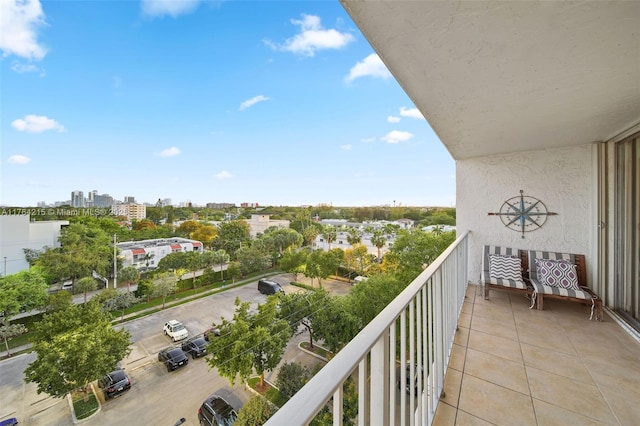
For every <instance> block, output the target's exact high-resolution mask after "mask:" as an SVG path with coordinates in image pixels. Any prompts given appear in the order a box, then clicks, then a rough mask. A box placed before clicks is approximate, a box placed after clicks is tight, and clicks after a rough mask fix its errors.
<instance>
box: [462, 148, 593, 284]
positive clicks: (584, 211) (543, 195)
mask: <svg viewBox="0 0 640 426" xmlns="http://www.w3.org/2000/svg"><path fill="white" fill-rule="evenodd" d="M591 155H592V154H591V145H590V144H586V145H581V146H578V147H571V148H563V149H553V150H542V151H529V152H520V153H513V154H508V155H499V156H492V157H483V158H474V159H469V160H463V161H458V162H457V163H456V185H457V189H456V191H457V193H456V214H457V221H456V225H457V229H458V233H459V235H460V234H462V233H464V232H466V231H467V230H469V231H471V233H472V234H471V239H470V253H469V259H470V264H469V268H470V269H469V279H470V280H471V281H472V282H478V280H479V277H480V268H481V252H482V246H483V245H484V244H492V245H500V246H507V247H514V248H518V249H525V250H530V249H536V250H548V251H561V252H569V253H580V254H584V255H586V260H587V268H588V271H587V272H588V276H590V275H591V273H590V271H591V267H590V265H592V257H591V250H590V248H591V247H592V244H591V238H592V227H593V225H592V224H593V220H592V204H593V199H594V197H593V190H592V180H591V179H592V159H591ZM520 190H523V191H524V195H525V196H527V195H528V196H531V197H535V198H538V199H540V200H541V201H542V202H543V203H544V204H545V205H546V207H547V210H548V211H550V212H555V213H558V215H557V216H550V217H548V219H547V221H546V223H545V224H544V226H543V227H542V228H540V229H538V230H536V231H532V232H526V233H525V234H524V239H523V238H522V237H521V236H522V234H521V233H519V232H516V231H513V230H511V229H508V228H506V227H505V225H504V224H503V223H502V221H501V220H500V217H498V216H489V215H488V214H487V213H488V212H498V211H500V207H501V206H502V204H503V203H504V202H505V201H506V200H507V199H509V198H512V197H515V196H518V195H520ZM589 281H590V279H589Z"/></svg>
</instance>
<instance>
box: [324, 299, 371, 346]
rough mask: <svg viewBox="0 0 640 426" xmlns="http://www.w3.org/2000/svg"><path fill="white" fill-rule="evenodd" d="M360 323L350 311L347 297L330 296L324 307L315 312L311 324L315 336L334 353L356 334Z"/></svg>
mask: <svg viewBox="0 0 640 426" xmlns="http://www.w3.org/2000/svg"><path fill="white" fill-rule="evenodd" d="M360 323H361V321H360V320H359V319H358V318H357V317H356V316H355V315H354V314H353V313H352V311H351V307H350V306H349V300H348V299H347V298H344V297H331V298H328V299H327V303H326V304H325V306H324V308H323V309H320V310H318V311H317V312H316V314H315V316H314V321H313V326H314V331H315V336H316V338H318V339H321V340H322V341H323V345H324V346H326V347H327V349H329V350H330V351H331V352H333V353H336V352H338V351H339V350H340V349H341V348H342V347H343V346H344V345H346V344H347V343H348V342H349V341H351V339H353V338H354V337H355V336H356V335H357V334H358V332H359V331H360Z"/></svg>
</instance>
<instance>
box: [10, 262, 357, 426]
mask: <svg viewBox="0 0 640 426" xmlns="http://www.w3.org/2000/svg"><path fill="white" fill-rule="evenodd" d="M270 279H272V280H274V281H277V282H278V283H280V284H281V285H282V287H283V289H284V291H285V292H286V293H290V292H298V291H304V290H302V289H301V288H299V287H296V286H292V285H290V282H291V281H292V277H291V276H290V275H288V274H283V275H277V276H272V277H270ZM298 280H300V277H298ZM315 284H316V286H317V280H315ZM323 287H324V288H327V289H328V290H330V291H332V292H335V293H336V294H345V293H346V292H347V291H348V289H349V288H350V286H349V284H348V283H343V282H340V281H336V282H332V281H331V280H323ZM236 297H239V298H240V299H241V300H242V301H247V302H250V303H252V304H253V305H254V306H255V305H257V304H258V303H263V302H264V301H265V300H266V296H265V295H262V294H260V292H258V290H257V280H256V281H255V282H252V283H249V284H247V285H244V286H242V287H237V288H233V289H229V290H227V291H224V292H222V293H218V294H215V295H211V296H207V297H205V298H202V299H198V300H194V301H193V302H190V303H187V304H183V305H180V306H176V307H172V308H167V309H165V310H163V311H161V312H157V313H154V314H151V315H148V316H145V317H143V318H139V319H136V320H132V321H129V322H126V323H124V324H121V325H118V326H117V327H122V328H125V329H127V330H129V332H130V333H131V341H132V346H131V348H132V351H131V354H130V355H129V356H128V357H127V358H125V359H124V360H123V363H122V364H123V367H124V368H125V370H126V371H127V373H128V374H129V376H130V377H131V381H132V384H133V386H132V387H131V390H129V391H128V392H126V393H124V394H123V395H122V396H120V397H118V398H115V399H113V400H109V401H106V402H105V403H104V404H103V405H102V408H101V410H100V412H99V413H98V414H97V415H95V416H94V417H92V418H91V419H89V420H86V421H85V422H84V424H86V425H112V424H119V423H122V422H123V419H124V420H125V423H126V424H132V425H149V424H158V425H168V426H171V425H172V424H174V423H175V422H177V421H178V420H179V419H180V418H185V419H186V422H185V423H184V424H185V425H197V424H198V421H197V411H198V408H199V407H200V404H201V403H202V401H203V400H204V399H205V398H206V397H207V396H209V395H210V394H212V393H220V394H221V395H223V396H224V397H225V399H227V400H228V401H229V403H230V404H231V405H233V406H234V407H235V408H236V409H239V408H240V407H242V405H244V404H245V403H246V402H247V401H248V400H249V399H250V398H251V396H252V394H251V393H250V392H249V391H247V390H246V389H245V388H244V385H241V384H238V383H236V384H235V385H234V386H232V385H231V384H230V383H229V381H228V380H227V379H223V378H221V377H220V376H219V375H218V373H217V371H216V370H215V369H210V368H209V366H208V365H207V363H206V362H205V360H204V359H196V360H192V359H191V358H190V359H189V365H187V366H186V367H184V368H182V369H179V370H177V371H175V372H171V373H169V372H167V369H166V368H165V366H164V365H163V364H161V363H159V362H158V360H157V359H158V358H157V357H158V352H159V351H160V350H161V349H163V348H165V347H167V346H173V345H176V346H177V345H179V343H178V344H174V343H173V342H172V341H171V340H170V339H169V338H168V337H166V336H164V334H163V333H162V326H163V324H164V323H165V322H166V321H168V320H170V319H177V320H178V321H180V322H182V323H183V324H184V325H185V326H186V327H187V329H188V330H189V333H190V335H196V334H199V333H202V332H203V331H205V330H206V329H207V328H209V327H210V326H211V324H213V323H217V322H220V320H221V319H222V318H223V317H224V318H226V319H231V318H232V317H233V313H234V311H235V306H234V302H235V299H236ZM307 338H308V337H307V335H306V333H304V334H302V335H297V336H295V337H294V338H293V339H292V340H291V341H290V343H289V345H288V346H287V349H286V351H285V354H284V356H283V361H282V363H283V362H286V361H291V360H295V361H297V362H301V363H303V364H304V365H307V366H309V367H311V366H312V365H313V364H315V363H316V362H319V360H317V359H316V358H314V357H312V356H311V355H308V354H306V353H304V352H302V351H300V350H299V349H298V348H297V344H298V342H299V341H301V340H304V339H307ZM33 360H35V354H34V353H30V354H24V355H20V356H16V357H14V358H9V359H7V360H5V361H2V362H1V363H0V420H3V419H5V418H7V417H17V418H18V420H19V421H20V423H21V424H24V425H71V424H72V419H71V411H70V408H69V405H68V402H67V400H66V398H65V399H54V398H51V397H49V396H47V395H46V394H40V395H38V394H37V392H36V385H35V384H25V383H24V381H23V377H24V370H25V368H26V367H27V366H28V365H29V364H30V363H31V362H33ZM282 363H281V364H282ZM277 371H278V369H277V368H276V369H275V370H274V371H273V372H270V373H267V374H266V377H267V379H269V380H272V381H275V379H276V377H277Z"/></svg>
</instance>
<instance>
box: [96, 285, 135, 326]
mask: <svg viewBox="0 0 640 426" xmlns="http://www.w3.org/2000/svg"><path fill="white" fill-rule="evenodd" d="M138 301H139V299H138V298H137V297H136V296H135V295H134V294H133V293H129V292H126V293H125V292H123V291H116V294H115V295H114V296H113V297H112V298H110V299H108V300H106V301H105V303H104V306H105V307H106V309H107V310H108V311H120V319H121V320H124V311H125V309H127V308H128V307H130V306H133V305H135V304H136V303H138Z"/></svg>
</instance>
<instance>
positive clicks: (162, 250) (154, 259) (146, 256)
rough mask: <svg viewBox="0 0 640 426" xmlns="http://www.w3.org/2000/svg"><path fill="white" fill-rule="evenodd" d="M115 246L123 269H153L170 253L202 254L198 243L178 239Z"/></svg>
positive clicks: (200, 245)
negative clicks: (190, 252)
mask: <svg viewBox="0 0 640 426" xmlns="http://www.w3.org/2000/svg"><path fill="white" fill-rule="evenodd" d="M116 246H117V247H118V249H119V250H120V257H121V258H122V267H123V268H126V267H127V266H134V267H136V268H138V269H143V268H145V269H154V268H156V267H157V266H158V263H159V262H160V261H161V260H162V258H163V257H165V256H166V255H168V254H170V253H176V252H187V251H196V252H200V253H202V252H203V245H202V243H201V242H200V241H196V240H189V239H187V238H178V237H176V238H162V239H155V240H142V241H130V242H124V243H116Z"/></svg>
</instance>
